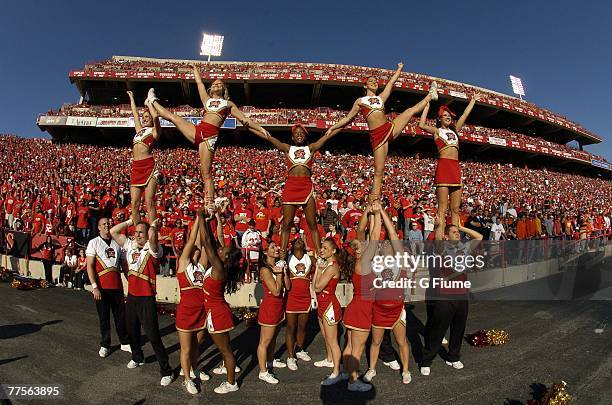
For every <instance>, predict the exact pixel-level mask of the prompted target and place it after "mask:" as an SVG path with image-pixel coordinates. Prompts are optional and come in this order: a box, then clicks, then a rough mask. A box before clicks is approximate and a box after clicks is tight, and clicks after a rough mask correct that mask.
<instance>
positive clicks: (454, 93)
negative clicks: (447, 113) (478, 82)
mask: <svg viewBox="0 0 612 405" xmlns="http://www.w3.org/2000/svg"><path fill="white" fill-rule="evenodd" d="M448 93H449V94H450V95H451V96H453V97H456V98H465V99H467V98H468V96H467V94H465V93H463V92H461V91H455V90H450V91H449V92H448Z"/></svg>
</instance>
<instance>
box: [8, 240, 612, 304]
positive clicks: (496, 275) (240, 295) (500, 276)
mask: <svg viewBox="0 0 612 405" xmlns="http://www.w3.org/2000/svg"><path fill="white" fill-rule="evenodd" d="M604 254H605V257H610V256H612V244H608V245H607V246H605V250H604ZM560 264H561V261H560V260H559V259H558V258H554V259H551V260H547V261H544V262H538V263H531V264H527V265H520V266H512V267H506V268H502V269H494V270H487V271H483V272H478V273H469V276H468V279H469V280H471V281H472V284H473V285H477V286H479V288H478V289H473V290H472V291H473V292H482V291H487V290H491V289H495V288H500V287H508V286H511V285H515V284H519V283H524V282H527V281H531V280H536V279H540V278H543V277H548V276H551V275H554V274H557V273H558V272H559V268H560ZM0 265H1V266H3V267H6V268H9V269H13V270H19V272H20V274H22V275H28V276H29V277H32V278H45V271H44V267H43V264H42V262H40V261H35V260H30V261H27V260H25V259H17V258H15V257H12V256H5V255H0ZM59 270H60V266H58V265H55V266H53V278H54V279H55V278H57V277H59ZM28 271H29V274H27V273H28ZM425 276H427V270H426V269H417V277H425ZM123 285H124V290H125V291H127V281H126V280H125V278H124V279H123ZM86 288H87V289H88V290H89V289H90V287H89V286H86ZM336 296H337V297H338V300H339V301H340V304H341V305H342V306H343V307H345V306H346V305H347V304H348V303H349V302H350V301H351V299H352V297H353V285H352V284H342V283H341V284H338V287H337V288H336ZM262 297H263V289H262V287H261V285H260V284H245V285H243V286H242V287H241V288H240V290H238V292H236V293H235V294H232V295H228V296H226V297H225V298H226V299H227V301H228V302H229V304H230V305H231V306H233V307H257V306H259V303H260V302H261V299H262ZM179 299H180V294H179V289H178V283H177V281H176V278H175V277H157V300H158V301H159V302H165V303H177V302H178V301H179ZM424 299H425V289H423V288H419V287H417V288H415V289H414V290H413V291H411V292H410V296H409V297H408V298H407V301H422V300H424Z"/></svg>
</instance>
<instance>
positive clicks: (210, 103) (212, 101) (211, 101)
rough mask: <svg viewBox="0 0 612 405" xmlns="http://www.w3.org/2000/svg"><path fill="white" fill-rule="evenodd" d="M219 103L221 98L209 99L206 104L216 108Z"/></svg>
mask: <svg viewBox="0 0 612 405" xmlns="http://www.w3.org/2000/svg"><path fill="white" fill-rule="evenodd" d="M220 105H221V100H210V101H209V102H208V106H209V107H212V108H218V107H219V106H220Z"/></svg>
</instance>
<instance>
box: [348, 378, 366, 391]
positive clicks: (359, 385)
mask: <svg viewBox="0 0 612 405" xmlns="http://www.w3.org/2000/svg"><path fill="white" fill-rule="evenodd" d="M347 388H348V390H349V391H357V392H366V391H370V390H371V389H372V384H367V383H364V382H361V381H359V380H355V381H354V382H350V383H348V386H347Z"/></svg>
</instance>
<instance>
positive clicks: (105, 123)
mask: <svg viewBox="0 0 612 405" xmlns="http://www.w3.org/2000/svg"><path fill="white" fill-rule="evenodd" d="M132 120H134V118H132ZM96 126H97V127H115V128H116V127H129V126H130V119H129V118H98V122H97V123H96Z"/></svg>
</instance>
